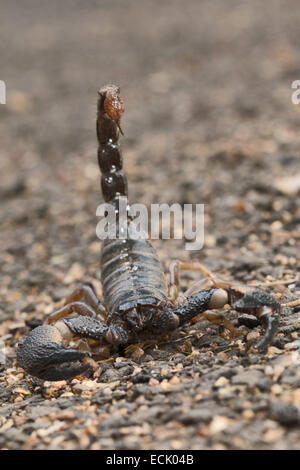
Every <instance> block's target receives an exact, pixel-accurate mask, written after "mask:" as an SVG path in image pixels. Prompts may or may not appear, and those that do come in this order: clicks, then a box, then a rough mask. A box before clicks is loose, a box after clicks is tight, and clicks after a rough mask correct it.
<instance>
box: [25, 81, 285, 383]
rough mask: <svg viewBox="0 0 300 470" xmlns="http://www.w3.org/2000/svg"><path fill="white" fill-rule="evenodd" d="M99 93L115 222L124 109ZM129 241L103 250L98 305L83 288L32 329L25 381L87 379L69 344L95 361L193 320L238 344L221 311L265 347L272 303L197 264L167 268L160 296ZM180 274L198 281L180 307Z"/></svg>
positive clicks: (143, 243)
mask: <svg viewBox="0 0 300 470" xmlns="http://www.w3.org/2000/svg"><path fill="white" fill-rule="evenodd" d="M98 93H99V97H98V112H97V137H98V142H99V147H98V162H99V167H100V170H101V173H102V177H101V187H102V193H103V196H104V199H105V201H106V202H108V203H110V204H112V205H113V206H114V210H115V212H116V216H118V210H119V209H118V208H119V203H120V198H121V197H124V196H127V181H126V177H125V175H124V174H123V171H122V154H121V149H120V145H119V133H120V132H121V133H122V131H121V127H120V119H121V116H122V114H123V112H124V104H123V100H122V99H121V97H120V89H119V88H118V87H117V86H115V85H107V86H104V87H103V88H101V89H100V90H99V92H98ZM122 134H123V133H122ZM117 221H118V218H117ZM117 226H118V224H117ZM118 230H119V228H118ZM117 234H118V232H117ZM127 235H128V236H127V238H125V239H124V238H120V237H118V236H117V237H116V238H115V239H106V240H104V241H103V243H102V253H101V281H102V286H103V302H102V301H100V300H98V298H97V296H96V294H95V292H94V290H93V288H92V286H91V285H84V286H83V287H80V288H78V289H76V290H75V292H73V294H72V295H71V296H70V297H69V298H68V299H67V301H66V303H65V305H64V306H63V307H61V308H60V309H59V310H57V311H55V312H54V313H52V314H51V315H50V316H49V317H48V319H47V321H46V324H44V325H41V326H38V327H37V328H35V329H33V330H32V331H31V332H30V333H29V334H28V336H27V337H26V338H25V340H24V341H23V342H22V343H20V344H19V347H18V351H17V361H18V364H19V365H20V366H21V367H22V368H24V369H25V370H26V371H27V372H28V373H29V374H31V375H33V376H36V377H39V378H40V379H44V380H65V379H68V378H72V377H75V376H76V375H80V374H83V373H84V372H86V371H87V370H88V369H89V367H90V365H89V359H87V358H88V356H90V355H91V353H90V352H89V351H82V350H77V349H71V348H68V347H66V346H67V344H68V343H69V342H70V340H73V339H76V338H85V339H86V340H87V341H89V340H93V341H92V343H93V345H95V344H96V345H97V353H98V355H100V356H101V354H100V353H101V352H102V353H103V356H105V355H106V357H107V354H111V353H112V352H113V351H114V350H116V349H117V348H118V347H120V346H122V347H124V346H126V345H130V344H134V343H141V342H143V341H148V340H154V341H155V340H156V341H157V340H158V338H161V337H162V336H164V335H166V334H168V333H170V332H171V331H173V330H175V329H176V328H178V327H180V326H181V325H183V324H185V323H187V322H189V321H190V320H191V319H193V318H194V317H196V316H198V315H202V316H203V317H205V318H206V319H207V320H209V321H211V322H213V323H216V324H218V325H223V327H225V328H226V329H228V330H229V332H230V333H231V336H232V337H235V336H239V335H240V334H241V333H240V332H238V331H236V330H235V328H234V325H233V324H232V323H231V322H230V321H229V320H228V319H226V318H225V316H224V314H222V313H219V312H218V309H221V308H223V307H224V306H225V305H227V304H229V305H230V306H231V307H232V308H233V309H235V310H236V311H238V312H246V313H251V314H254V315H256V317H257V318H258V319H259V321H260V322H261V323H263V324H264V325H265V326H266V331H265V334H264V336H263V337H262V339H261V340H260V341H259V342H258V344H257V345H256V346H255V347H256V348H258V349H261V348H264V347H265V346H267V345H268V344H270V343H271V341H272V339H273V337H274V334H275V332H276V328H277V324H278V315H279V313H280V304H279V302H278V301H277V300H276V299H275V298H274V297H273V296H272V295H270V294H268V293H266V292H265V291H263V290H261V289H258V288H250V287H247V286H243V285H238V284H235V283H231V282H227V281H224V280H221V279H219V278H217V277H216V276H214V275H213V274H212V273H211V272H210V271H208V270H207V269H206V268H205V267H204V266H203V265H202V264H200V263H189V262H180V261H174V262H172V263H171V266H170V278H169V283H168V287H167V288H166V286H165V280H164V273H163V270H162V267H161V264H160V262H159V260H158V257H157V255H156V252H155V250H154V248H153V246H152V244H151V243H150V241H149V240H147V239H134V238H133V237H131V236H130V233H129V232H128V234H127ZM181 270H196V271H199V272H201V273H202V274H203V275H204V277H203V278H202V279H201V280H200V281H198V282H196V283H195V284H194V285H193V286H192V287H190V288H189V289H188V291H186V292H185V293H184V297H183V300H182V297H181V298H180V299H181V300H179V296H178V286H179V272H180V271H181ZM211 310H216V311H211ZM95 342H96V343H95Z"/></svg>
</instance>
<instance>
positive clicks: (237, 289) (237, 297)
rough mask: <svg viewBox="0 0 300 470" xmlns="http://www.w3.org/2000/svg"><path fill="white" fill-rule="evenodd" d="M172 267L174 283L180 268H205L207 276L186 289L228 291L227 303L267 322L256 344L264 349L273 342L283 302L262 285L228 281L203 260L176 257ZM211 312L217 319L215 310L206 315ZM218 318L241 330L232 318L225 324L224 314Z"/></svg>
mask: <svg viewBox="0 0 300 470" xmlns="http://www.w3.org/2000/svg"><path fill="white" fill-rule="evenodd" d="M170 270H171V272H173V274H172V275H171V276H170V280H174V281H175V282H174V284H173V285H175V286H176V287H177V285H178V282H179V271H180V270H182V271H199V272H201V273H202V274H203V275H204V276H205V277H206V279H202V280H200V281H198V282H196V283H195V284H193V285H192V286H191V287H190V288H189V289H188V290H187V291H186V292H185V293H184V295H185V296H186V297H187V298H189V297H190V296H191V295H193V294H195V293H196V292H201V291H205V290H207V289H210V288H217V289H220V290H222V289H223V290H225V291H226V292H227V293H228V299H227V302H225V303H224V305H225V304H226V303H227V304H229V305H231V306H232V307H233V308H234V309H235V310H237V311H239V312H244V313H252V314H254V315H256V317H257V318H258V319H259V320H260V322H261V323H262V324H264V325H265V327H266V331H265V334H264V336H263V338H262V339H261V340H260V341H259V343H258V344H257V345H256V346H255V347H256V348H257V349H262V348H264V347H266V346H267V345H268V344H270V343H271V342H272V339H273V337H274V335H275V333H276V330H277V327H278V314H279V313H280V304H279V302H278V301H277V300H276V299H275V298H274V297H273V296H272V295H270V294H268V293H267V292H265V291H263V290H261V289H258V288H251V287H248V286H245V285H242V284H237V283H234V282H230V281H224V280H223V279H220V278H218V277H217V276H215V275H214V274H213V273H212V272H211V271H209V270H208V269H207V268H206V267H205V266H203V265H202V264H201V263H199V262H188V261H187V262H182V261H175V262H173V263H172V265H171V267H170ZM176 283H177V285H176ZM202 315H203V316H205V315H204V313H202ZM208 316H209V317H210V318H211V319H213V317H212V316H211V314H209V315H208V314H207V313H206V317H207V319H208V320H209V318H208ZM210 321H212V320H210ZM218 321H220V322H219V324H223V325H224V326H225V328H227V329H229V330H230V331H231V333H232V334H234V335H236V334H238V333H237V332H236V330H235V329H234V327H233V325H232V324H231V323H230V322H229V323H228V320H226V323H227V326H226V325H225V321H223V323H222V319H221V318H220V320H218V319H217V318H215V319H214V321H213V322H214V323H217V322H218Z"/></svg>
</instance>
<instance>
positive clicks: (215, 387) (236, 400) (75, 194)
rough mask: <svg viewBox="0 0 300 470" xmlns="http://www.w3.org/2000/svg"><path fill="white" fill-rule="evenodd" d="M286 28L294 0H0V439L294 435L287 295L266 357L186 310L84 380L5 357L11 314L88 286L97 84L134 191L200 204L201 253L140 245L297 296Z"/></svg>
mask: <svg viewBox="0 0 300 470" xmlns="http://www.w3.org/2000/svg"><path fill="white" fill-rule="evenodd" d="M299 24H300V10H299V8H298V2H297V1H296V0H292V1H284V0H282V1H272V0H271V1H269V2H261V1H259V0H252V1H251V2H240V1H238V0H228V1H227V2H224V1H222V0H217V1H216V0H215V1H211V0H203V1H201V2H199V1H198V0H190V1H189V2H182V1H181V0H172V1H171V0H165V1H163V2H156V1H154V0H152V1H151V0H149V1H146V0H144V1H141V0H127V1H126V2H124V1H123V0H114V1H113V2H106V1H100V0H99V1H96V0H95V1H90V2H85V1H83V0H76V1H74V0H72V1H71V0H65V1H64V2H59V1H58V0H52V1H51V2H47V3H46V2H39V1H37V0H26V2H25V1H24V2H18V1H16V0H3V1H2V2H1V28H0V57H1V76H0V79H1V80H5V82H6V86H7V104H6V105H0V119H1V125H0V141H1V148H0V167H1V189H0V197H1V206H0V218H1V233H0V243H1V254H0V257H1V258H0V266H1V282H0V301H1V305H0V307H1V310H0V321H1V324H0V335H1V342H2V346H3V343H4V344H5V351H6V362H5V364H4V365H2V366H0V367H1V368H0V448H4V449H297V448H299V446H300V430H299V424H300V355H299V351H300V337H299V331H300V322H299V309H298V311H297V308H295V309H292V308H283V309H282V315H281V317H280V327H279V331H278V334H277V336H276V338H275V340H274V341H273V344H272V346H271V347H269V348H268V350H267V351H265V352H263V353H257V352H255V351H254V349H253V348H252V347H251V345H253V343H254V342H255V341H257V338H258V337H259V336H260V335H261V334H262V333H263V328H262V327H261V326H260V325H256V324H255V321H254V319H253V318H250V319H249V318H246V317H245V316H240V315H238V314H237V313H236V312H230V313H229V317H230V318H231V319H232V320H233V321H234V322H235V323H236V325H237V326H239V325H240V326H239V327H240V328H241V329H245V328H246V329H247V336H246V337H243V336H241V337H239V338H237V339H234V340H231V339H230V338H229V337H228V336H226V333H222V331H220V328H219V327H217V326H214V325H211V324H209V323H208V322H206V321H203V320H199V321H198V322H196V323H194V324H189V325H187V326H185V327H184V328H183V329H182V330H181V331H180V330H178V331H177V332H176V333H174V334H173V335H172V336H171V337H170V338H169V339H168V340H164V341H162V343H161V344H159V345H158V346H151V347H149V348H147V349H145V350H144V354H143V351H140V350H138V349H137V350H135V351H133V353H134V357H130V356H129V357H126V355H125V352H124V351H120V352H119V353H118V354H117V355H115V357H113V358H112V359H111V361H108V362H102V363H101V364H99V370H98V371H97V372H96V374H95V377H93V376H92V375H90V376H89V377H88V378H85V377H78V378H76V379H74V380H73V381H71V382H68V383H67V382H56V383H52V384H51V383H50V382H44V383H42V382H40V381H39V380H36V379H33V378H32V377H30V376H28V375H27V374H25V372H24V371H23V370H22V369H20V368H18V367H17V366H16V360H15V354H16V346H17V343H18V342H19V341H20V340H22V338H23V337H24V336H25V335H26V334H27V333H28V331H29V326H26V324H25V321H31V326H33V325H34V324H37V323H38V322H39V321H41V320H43V319H44V318H45V316H46V315H47V314H48V313H50V312H52V311H53V310H54V309H55V308H56V307H58V306H60V305H62V303H63V301H64V299H65V298H66V296H67V295H68V294H70V293H71V292H72V290H73V289H74V288H75V287H76V286H78V285H80V284H81V283H82V282H86V281H89V282H92V283H93V285H94V287H95V289H96V290H97V292H98V293H99V296H100V295H101V285H100V281H99V279H100V269H99V252H100V241H99V240H98V239H97V237H96V234H95V229H96V224H97V222H98V218H97V217H96V208H97V205H98V204H99V203H100V202H102V198H101V195H100V192H99V174H98V166H97V161H96V136H95V115H96V97H97V89H98V88H99V87H100V86H101V85H104V84H106V83H107V82H114V83H117V84H118V85H120V86H121V89H122V96H123V98H124V101H125V104H126V113H125V115H124V118H123V128H124V131H125V137H124V138H123V139H122V145H123V154H124V162H125V169H126V172H127V176H128V180H129V190H130V198H131V201H134V202H141V203H146V204H148V205H149V204H151V203H163V202H164V203H173V202H179V203H181V204H183V203H205V204H206V206H205V246H204V248H203V249H202V250H201V251H197V252H196V251H195V252H191V251H186V250H185V246H184V244H185V242H184V240H175V241H174V240H170V241H167V240H166V241H163V240H161V241H160V240H159V241H155V242H154V244H155V247H156V248H157V250H158V253H159V255H160V257H161V259H162V261H163V263H164V266H165V269H166V270H167V267H168V263H169V262H170V261H171V260H172V259H194V260H201V261H202V262H203V263H204V264H205V265H206V266H208V267H209V268H210V269H211V270H213V271H215V272H217V273H218V274H219V275H220V276H223V277H224V278H226V279H235V280H238V281H242V282H244V283H250V284H251V283H252V284H253V283H255V281H256V282H258V283H260V284H263V285H265V288H266V289H267V290H268V291H269V292H273V293H274V295H275V296H276V297H277V298H278V299H279V300H280V302H282V303H285V302H289V301H292V300H294V299H297V298H299V297H300V283H299V280H297V277H298V279H299V274H300V272H299V260H300V259H299V223H300V206H299V179H300V161H299V144H300V133H299V125H300V114H299V109H300V108H299V106H295V105H293V104H292V102H291V93H292V89H291V83H292V81H294V80H297V79H300V67H299V64H300V51H299V42H300V29H299ZM197 278H199V276H197V275H196V274H195V275H188V276H187V275H184V276H182V288H183V289H184V288H185V287H186V286H187V285H190V284H191V282H192V280H193V279H194V280H195V279H197ZM295 279H296V280H295ZM274 281H276V282H277V281H284V283H281V284H278V283H277V284H276V282H275V285H272V283H273V282H274ZM270 283H271V286H268V284H270ZM239 317H240V319H239ZM247 320H248V321H247ZM244 323H247V325H248V326H246V327H245V326H244V325H243V324H244ZM251 323H252V325H253V326H252V327H251V326H249V324H251ZM2 351H3V348H2ZM131 353H132V351H131ZM1 354H2V356H1V358H2V359H1V360H2V362H4V354H3V352H1Z"/></svg>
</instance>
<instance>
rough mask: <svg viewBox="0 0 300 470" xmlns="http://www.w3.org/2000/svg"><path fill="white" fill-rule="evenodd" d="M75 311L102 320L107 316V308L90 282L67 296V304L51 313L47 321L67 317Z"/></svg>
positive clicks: (51, 321)
mask: <svg viewBox="0 0 300 470" xmlns="http://www.w3.org/2000/svg"><path fill="white" fill-rule="evenodd" d="M74 312H76V313H78V314H79V315H84V316H88V317H92V318H96V317H100V319H101V320H104V319H105V316H106V315H105V314H106V309H105V307H104V305H103V304H102V303H101V301H100V300H99V299H98V297H97V295H96V293H95V291H94V289H93V287H92V286H91V285H90V284H85V285H83V286H81V287H78V288H77V289H75V291H74V292H73V293H72V294H71V295H70V296H69V297H68V298H67V300H66V302H65V305H64V306H63V307H61V308H60V309H58V310H56V311H55V312H53V313H51V314H50V315H49V317H48V319H47V323H48V324H50V323H53V322H56V321H58V320H61V319H62V318H66V317H68V316H69V315H71V314H72V313H74Z"/></svg>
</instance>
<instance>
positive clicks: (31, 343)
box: [17, 325, 90, 380]
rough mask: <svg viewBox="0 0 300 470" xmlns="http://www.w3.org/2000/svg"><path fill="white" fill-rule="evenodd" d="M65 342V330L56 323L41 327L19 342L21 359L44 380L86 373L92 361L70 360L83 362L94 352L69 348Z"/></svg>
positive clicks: (61, 378) (18, 358)
mask: <svg viewBox="0 0 300 470" xmlns="http://www.w3.org/2000/svg"><path fill="white" fill-rule="evenodd" d="M62 341H63V336H62V333H61V331H60V330H59V329H58V328H56V327H55V326H50V325H42V326H38V327H37V328H35V329H34V330H32V331H31V332H30V333H29V335H28V336H27V337H26V339H25V341H23V342H22V343H21V344H20V345H19V348H18V351H17V362H18V364H19V365H20V366H21V367H22V368H23V369H25V370H26V371H27V372H28V373H29V374H31V375H33V376H35V377H38V378H40V379H43V380H65V379H69V378H72V377H75V376H76V375H80V374H82V373H83V372H86V371H87V370H88V369H89V365H88V364H80V365H76V364H75V365H66V363H68V362H69V363H70V362H75V361H81V360H82V359H84V358H85V357H87V356H90V353H89V352H88V351H78V350H76V349H68V348H65V347H64V346H62ZM60 365H62V367H59V366H60Z"/></svg>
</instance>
